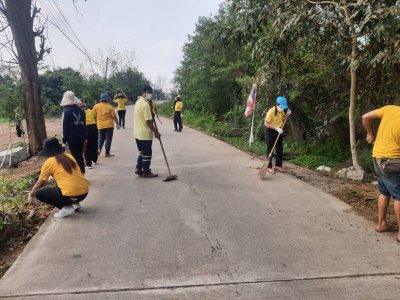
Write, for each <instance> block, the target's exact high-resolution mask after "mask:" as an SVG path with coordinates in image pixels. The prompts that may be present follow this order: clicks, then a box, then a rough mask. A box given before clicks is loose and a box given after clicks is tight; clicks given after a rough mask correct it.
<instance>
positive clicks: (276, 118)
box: [265, 106, 285, 127]
mask: <svg viewBox="0 0 400 300" xmlns="http://www.w3.org/2000/svg"><path fill="white" fill-rule="evenodd" d="M284 120H285V113H284V112H283V111H281V112H279V111H278V112H277V114H276V115H275V106H274V107H272V108H270V109H269V110H268V112H267V115H266V116H265V121H266V122H267V123H269V124H271V125H273V126H276V127H282V125H283V121H284Z"/></svg>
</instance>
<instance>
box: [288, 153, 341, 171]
mask: <svg viewBox="0 0 400 300" xmlns="http://www.w3.org/2000/svg"><path fill="white" fill-rule="evenodd" d="M290 162H291V163H294V164H296V165H299V166H302V167H307V168H310V169H316V168H318V167H319V166H327V167H331V168H334V167H335V166H336V165H337V163H338V162H337V161H335V160H333V159H329V158H327V157H325V156H320V155H307V154H305V155H301V156H298V157H296V158H295V159H291V160H290Z"/></svg>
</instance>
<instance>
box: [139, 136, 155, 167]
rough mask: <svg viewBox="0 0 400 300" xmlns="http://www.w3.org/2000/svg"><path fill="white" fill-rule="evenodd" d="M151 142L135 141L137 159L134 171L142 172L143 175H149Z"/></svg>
mask: <svg viewBox="0 0 400 300" xmlns="http://www.w3.org/2000/svg"><path fill="white" fill-rule="evenodd" d="M152 144H153V141H146V140H138V139H136V145H137V148H138V150H139V155H138V158H137V163H136V169H137V170H139V171H143V174H145V175H146V174H149V173H150V172H151V169H150V164H151V157H152V154H153V151H152V149H151V146H152Z"/></svg>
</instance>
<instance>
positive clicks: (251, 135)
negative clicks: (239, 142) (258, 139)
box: [249, 103, 256, 147]
mask: <svg viewBox="0 0 400 300" xmlns="http://www.w3.org/2000/svg"><path fill="white" fill-rule="evenodd" d="M254 104H255V103H254ZM255 111H256V106H255V105H254V109H253V118H252V121H251V129H250V137H249V147H251V144H253V142H254V116H255Z"/></svg>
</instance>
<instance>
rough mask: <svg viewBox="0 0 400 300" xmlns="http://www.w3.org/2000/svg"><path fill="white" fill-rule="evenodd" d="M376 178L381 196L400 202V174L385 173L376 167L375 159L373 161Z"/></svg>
mask: <svg viewBox="0 0 400 300" xmlns="http://www.w3.org/2000/svg"><path fill="white" fill-rule="evenodd" d="M373 163H374V169H375V173H376V177H377V179H378V189H379V192H380V193H381V194H382V195H385V196H389V197H392V198H393V199H394V200H398V201H400V173H385V172H383V170H382V169H381V168H380V167H379V166H378V163H377V162H376V159H375V158H374V159H373Z"/></svg>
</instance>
